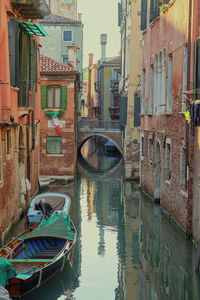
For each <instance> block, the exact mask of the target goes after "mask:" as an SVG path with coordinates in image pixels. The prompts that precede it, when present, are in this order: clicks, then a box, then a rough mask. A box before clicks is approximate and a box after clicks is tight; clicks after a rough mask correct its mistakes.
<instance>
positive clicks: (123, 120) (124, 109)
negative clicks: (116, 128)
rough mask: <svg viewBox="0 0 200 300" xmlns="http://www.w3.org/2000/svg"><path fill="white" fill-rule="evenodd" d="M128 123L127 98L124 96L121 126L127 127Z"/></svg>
mask: <svg viewBox="0 0 200 300" xmlns="http://www.w3.org/2000/svg"><path fill="white" fill-rule="evenodd" d="M126 123H127V97H126V96H122V97H121V100H120V125H121V126H123V125H126Z"/></svg>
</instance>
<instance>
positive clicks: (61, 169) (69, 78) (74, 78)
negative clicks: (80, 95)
mask: <svg viewBox="0 0 200 300" xmlns="http://www.w3.org/2000/svg"><path fill="white" fill-rule="evenodd" d="M52 61H53V60H52V59H49V60H47V61H46V64H49V68H50V69H49V70H47V69H46V70H45V71H44V69H42V64H40V69H41V85H42V86H46V87H49V88H50V87H62V86H64V87H67V95H66V107H65V108H64V109H63V112H62V113H61V114H60V115H59V116H58V121H59V122H60V123H59V124H60V127H61V133H59V132H58V131H57V129H56V127H55V126H54V124H53V121H52V118H51V116H48V115H47V113H48V111H54V112H57V111H59V109H58V108H57V109H51V108H50V107H48V104H47V107H46V108H41V112H40V116H41V117H40V174H41V175H74V171H75V166H76V158H77V153H76V139H77V134H76V115H75V103H76V97H77V93H76V91H77V88H78V82H79V79H78V73H77V72H76V70H74V69H72V68H71V69H70V70H69V69H66V70H61V71H60V68H62V67H64V68H67V66H65V65H63V64H60V63H57V62H55V61H53V62H54V63H56V64H57V65H58V66H59V68H57V69H56V68H54V69H53V70H52V65H53V64H52ZM41 63H42V62H41ZM56 70H57V71H56ZM60 73H61V74H60ZM40 103H41V101H40ZM49 137H58V138H59V137H60V138H61V140H60V143H61V149H59V151H58V152H60V153H54V152H56V150H54V149H53V150H52V151H51V153H49V152H48V145H47V144H48V139H49Z"/></svg>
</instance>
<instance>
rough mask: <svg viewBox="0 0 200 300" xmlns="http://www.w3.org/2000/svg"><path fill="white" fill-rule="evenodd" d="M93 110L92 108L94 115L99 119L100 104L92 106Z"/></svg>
mask: <svg viewBox="0 0 200 300" xmlns="http://www.w3.org/2000/svg"><path fill="white" fill-rule="evenodd" d="M93 110H94V115H95V117H96V118H98V119H99V118H100V117H101V107H100V106H94V107H93Z"/></svg>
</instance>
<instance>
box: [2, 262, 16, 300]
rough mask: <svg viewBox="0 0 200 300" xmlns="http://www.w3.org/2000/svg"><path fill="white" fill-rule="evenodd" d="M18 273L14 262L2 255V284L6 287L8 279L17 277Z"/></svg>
mask: <svg viewBox="0 0 200 300" xmlns="http://www.w3.org/2000/svg"><path fill="white" fill-rule="evenodd" d="M16 274H17V273H16V272H15V269H14V266H13V265H12V263H11V262H10V261H9V260H8V259H6V258H2V257H0V286H3V287H5V286H6V281H7V280H8V279H10V278H12V277H15V276H16ZM0 298H1V297H0Z"/></svg>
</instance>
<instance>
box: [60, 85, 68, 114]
mask: <svg viewBox="0 0 200 300" xmlns="http://www.w3.org/2000/svg"><path fill="white" fill-rule="evenodd" d="M61 108H62V109H66V108H67V86H62V87H61Z"/></svg>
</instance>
